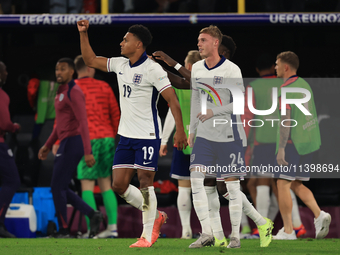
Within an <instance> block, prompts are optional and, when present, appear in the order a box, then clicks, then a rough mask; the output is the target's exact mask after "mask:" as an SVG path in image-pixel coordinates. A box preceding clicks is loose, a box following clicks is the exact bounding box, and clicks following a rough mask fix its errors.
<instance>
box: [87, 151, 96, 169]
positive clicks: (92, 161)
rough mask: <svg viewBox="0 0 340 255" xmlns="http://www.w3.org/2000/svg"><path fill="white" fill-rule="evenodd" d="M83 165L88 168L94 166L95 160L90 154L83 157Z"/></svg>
mask: <svg viewBox="0 0 340 255" xmlns="http://www.w3.org/2000/svg"><path fill="white" fill-rule="evenodd" d="M85 163H86V165H87V166H88V167H93V166H94V164H96V160H95V159H94V157H93V155H92V154H88V155H85Z"/></svg>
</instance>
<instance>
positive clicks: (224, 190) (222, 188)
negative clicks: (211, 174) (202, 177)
mask: <svg viewBox="0 0 340 255" xmlns="http://www.w3.org/2000/svg"><path fill="white" fill-rule="evenodd" d="M216 183H217V190H218V193H220V194H222V195H224V194H226V193H227V192H228V190H227V186H226V184H225V183H224V182H220V181H218V182H216Z"/></svg>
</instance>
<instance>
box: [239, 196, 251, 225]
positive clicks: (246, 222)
mask: <svg viewBox="0 0 340 255" xmlns="http://www.w3.org/2000/svg"><path fill="white" fill-rule="evenodd" d="M242 202H243V200H242ZM243 207H244V206H243ZM241 226H242V228H244V227H250V226H249V222H248V218H247V215H246V214H245V213H244V212H243V210H242V216H241Z"/></svg>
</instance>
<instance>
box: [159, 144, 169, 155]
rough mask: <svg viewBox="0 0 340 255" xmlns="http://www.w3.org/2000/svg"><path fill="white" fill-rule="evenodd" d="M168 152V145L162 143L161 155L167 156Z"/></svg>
mask: <svg viewBox="0 0 340 255" xmlns="http://www.w3.org/2000/svg"><path fill="white" fill-rule="evenodd" d="M167 153H168V145H166V144H163V145H161V148H160V149H159V156H161V157H163V156H166V154H167Z"/></svg>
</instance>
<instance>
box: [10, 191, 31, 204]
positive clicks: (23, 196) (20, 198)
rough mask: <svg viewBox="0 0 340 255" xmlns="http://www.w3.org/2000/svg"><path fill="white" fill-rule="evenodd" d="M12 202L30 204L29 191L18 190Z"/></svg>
mask: <svg viewBox="0 0 340 255" xmlns="http://www.w3.org/2000/svg"><path fill="white" fill-rule="evenodd" d="M11 204H27V205H28V204H29V196H28V192H17V193H15V194H14V196H13V198H12V201H11Z"/></svg>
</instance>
